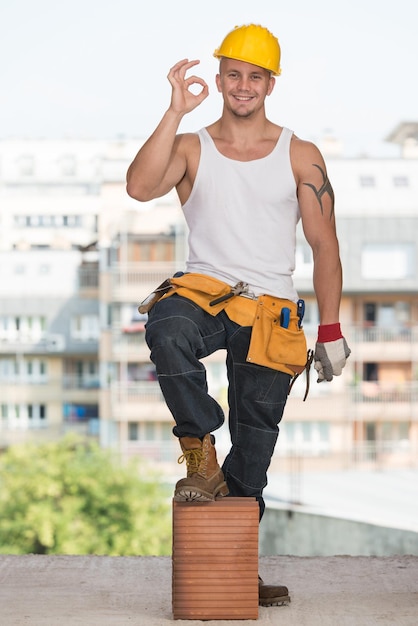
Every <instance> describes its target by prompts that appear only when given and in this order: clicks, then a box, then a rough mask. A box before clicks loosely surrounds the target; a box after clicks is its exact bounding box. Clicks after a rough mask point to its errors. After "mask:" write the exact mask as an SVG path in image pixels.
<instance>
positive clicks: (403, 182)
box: [393, 176, 409, 187]
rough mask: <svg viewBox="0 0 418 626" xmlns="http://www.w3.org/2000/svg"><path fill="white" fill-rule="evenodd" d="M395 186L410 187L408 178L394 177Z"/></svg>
mask: <svg viewBox="0 0 418 626" xmlns="http://www.w3.org/2000/svg"><path fill="white" fill-rule="evenodd" d="M393 184H394V186H395V187H409V178H408V177H407V176H394V177H393Z"/></svg>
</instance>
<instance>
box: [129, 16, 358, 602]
mask: <svg viewBox="0 0 418 626" xmlns="http://www.w3.org/2000/svg"><path fill="white" fill-rule="evenodd" d="M214 55H215V57H216V58H218V59H219V60H220V64H219V74H217V76H216V86H217V88H218V91H219V92H220V93H221V94H222V97H223V110H222V115H221V117H220V118H219V119H218V120H217V121H216V122H214V123H213V124H210V125H209V126H207V127H206V128H205V129H202V130H200V131H199V132H198V133H186V134H179V133H178V128H179V125H180V122H181V120H182V118H183V117H184V115H186V114H187V113H189V112H190V111H192V110H193V109H195V108H196V107H197V106H198V105H199V104H201V103H202V102H203V101H204V100H205V98H206V97H207V96H208V94H209V90H208V86H207V84H206V83H205V81H204V80H203V79H202V78H199V77H198V76H189V77H187V76H186V73H187V72H188V70H190V69H191V68H193V67H194V66H195V65H197V64H198V63H199V61H196V60H193V61H189V60H188V59H183V60H182V61H179V62H178V63H176V65H174V66H173V67H172V68H171V70H170V72H169V74H168V80H169V82H170V84H171V86H172V95H171V102H170V105H169V107H168V109H167V111H166V112H165V114H164V115H163V117H162V119H161V122H160V123H159V125H158V126H157V128H156V130H155V131H154V133H153V134H152V135H151V136H150V138H149V139H148V140H147V141H146V142H145V144H144V145H143V146H142V148H141V149H140V151H139V152H138V154H137V156H136V157H135V159H134V160H133V162H132V164H131V165H130V167H129V170H128V173H127V191H128V193H129V195H130V196H132V197H133V198H136V199H137V200H139V201H148V200H152V199H153V198H157V197H160V196H163V195H164V194H166V193H168V192H169V191H170V190H171V189H173V188H174V187H175V188H176V190H177V194H178V196H179V199H180V202H181V205H182V208H183V211H184V215H185V218H186V221H187V224H188V227H189V232H190V236H189V257H188V261H187V265H186V268H185V269H186V272H185V273H184V274H182V273H181V272H180V273H179V275H176V276H175V277H173V279H172V281H171V284H170V289H169V291H168V293H165V295H164V297H162V298H161V299H159V300H158V301H157V302H156V304H154V306H153V307H152V309H151V310H150V311H149V318H148V322H147V330H146V339H147V342H148V345H149V347H150V350H151V359H152V361H153V362H154V364H155V366H156V370H157V374H158V379H159V382H160V385H161V389H162V392H163V394H164V397H165V400H166V402H167V405H168V407H169V409H170V411H171V412H172V414H173V417H174V420H175V422H176V426H175V427H174V429H173V432H174V434H175V435H176V436H177V437H178V438H179V440H180V446H181V449H182V452H183V455H182V457H181V458H180V460H183V459H185V460H186V464H187V477H186V478H183V479H181V480H180V481H179V482H178V483H177V485H176V489H175V495H174V498H175V499H176V500H214V499H216V498H217V497H220V496H226V495H228V493H229V495H232V496H237V497H242V496H248V497H255V498H257V500H258V502H259V505H260V519H261V517H262V515H263V511H264V501H263V497H262V493H263V489H264V487H265V486H266V484H267V469H268V467H269V464H270V461H271V456H272V454H273V451H274V447H275V443H276V440H277V436H278V430H279V429H278V424H279V422H280V420H281V418H282V415H283V410H284V407H285V403H286V399H287V394H288V389H289V383H290V381H291V379H292V377H293V376H294V375H297V374H298V373H300V372H301V371H303V368H304V366H305V363H306V343H305V340H304V335H303V330H302V328H301V326H302V315H303V303H302V301H300V300H298V295H297V293H296V291H295V288H294V286H293V282H292V273H293V270H294V261H295V239H296V237H295V229H296V225H297V222H298V220H299V219H300V218H301V219H302V224H303V229H304V234H305V237H306V239H307V241H308V242H309V244H310V246H311V248H312V251H313V259H314V275H313V281H314V289H315V294H316V298H317V302H318V308H319V316H320V326H319V333H318V341H317V344H316V349H315V357H314V358H315V368H316V370H317V371H318V381H319V382H321V381H324V380H328V381H330V380H332V378H333V375H339V374H341V370H342V368H343V367H344V365H345V361H346V358H347V357H348V355H349V353H350V351H349V349H348V347H347V344H346V342H345V339H344V338H343V336H342V334H341V330H340V324H339V306H340V298H341V288H342V271H341V263H340V257H339V248H338V241H337V236H336V228H335V216H334V195H333V191H332V187H331V184H330V182H329V180H328V177H327V173H326V166H325V163H324V160H323V158H322V156H321V154H320V152H319V150H318V149H317V147H316V146H315V145H313V144H312V143H309V142H306V141H302V140H301V139H299V138H297V137H296V136H295V135H294V134H293V132H292V131H290V130H289V129H287V128H282V127H280V126H278V125H277V124H274V123H273V122H271V121H269V120H268V119H267V117H266V112H265V100H266V97H267V96H269V95H270V94H271V93H272V91H273V89H274V86H275V76H276V75H279V74H280V46H279V42H278V40H277V39H276V37H274V36H273V35H272V34H271V33H270V32H269V31H268V30H267V29H266V28H264V27H262V26H258V25H254V24H250V25H246V26H240V27H236V28H235V29H234V30H233V31H231V32H230V33H229V34H228V35H227V36H226V37H225V39H224V41H223V42H222V44H221V46H220V47H219V48H218V49H217V50H216V51H215V53H214ZM192 85H200V87H201V89H198V93H195V90H194V91H191V90H190V88H191V86H192ZM164 291H165V290H163V289H162V290H161V292H160V293H163V292H164ZM155 295H156V297H155V300H157V298H158V291H157V292H156V294H155ZM219 349H226V353H227V358H226V366H227V372H228V380H229V391H228V403H229V429H230V434H231V442H232V447H231V450H230V452H229V454H228V455H227V457H226V459H225V461H224V463H223V465H222V469H221V468H220V466H219V464H218V461H217V457H216V451H215V446H214V437H213V435H212V432H213V431H215V430H216V429H217V428H219V427H220V426H221V425H222V423H223V422H224V414H223V411H222V409H221V407H220V406H219V404H218V403H217V402H216V401H215V400H214V399H213V398H212V397H211V396H210V395H209V394H208V392H207V384H206V372H205V368H204V366H203V365H202V363H201V359H202V358H203V357H205V356H207V355H209V354H211V353H213V352H214V351H215V350H219ZM285 600H288V590H287V588H286V587H284V586H267V585H264V584H263V583H262V581H260V604H263V605H271V604H282V603H283V602H284V601H285Z"/></svg>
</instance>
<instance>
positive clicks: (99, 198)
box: [0, 123, 418, 468]
mask: <svg viewBox="0 0 418 626" xmlns="http://www.w3.org/2000/svg"><path fill="white" fill-rule="evenodd" d="M417 130H418V124H414V123H411V124H401V125H400V126H399V128H398V129H395V130H394V132H393V133H392V134H391V136H390V137H389V138H388V139H389V140H390V141H393V142H395V143H399V145H400V156H399V158H396V159H376V158H366V157H362V158H358V159H346V158H343V157H341V156H340V155H339V153H338V149H337V148H338V144H337V143H336V142H334V141H330V140H328V141H327V142H325V143H324V145H322V146H321V148H322V150H323V152H324V154H325V155H326V157H327V164H328V170H329V174H330V178H331V180H332V183H333V186H334V190H335V193H336V199H337V203H336V210H337V216H338V234H339V239H340V246H341V257H342V262H343V266H344V296H343V300H342V306H341V322H342V327H343V330H344V334H345V336H346V337H347V340H348V343H349V345H350V347H351V349H352V355H351V357H350V359H349V361H348V364H347V367H346V369H345V370H344V374H343V376H341V377H339V378H336V379H335V380H334V381H333V382H332V384H327V383H322V384H320V385H318V384H317V383H316V375H315V372H314V370H313V369H312V372H311V377H310V378H311V382H310V393H309V396H308V399H307V400H306V402H303V399H302V398H303V394H304V391H305V381H304V375H303V376H301V377H300V379H298V381H297V382H296V384H295V386H294V388H293V390H292V393H291V396H290V398H289V401H288V406H287V408H286V413H285V418H284V420H283V422H282V425H281V434H280V438H279V444H278V446H277V451H276V453H275V458H276V459H277V461H278V462H280V461H281V459H283V458H284V457H286V458H287V457H288V458H290V459H296V461H297V460H298V459H303V461H304V463H309V464H310V465H311V466H312V467H329V468H332V467H347V466H351V465H357V466H358V465H361V466H363V465H364V466H369V465H372V466H376V465H377V464H380V465H392V466H396V465H406V464H409V465H413V464H416V458H417V451H418V414H417V413H418V408H417V407H418V403H417V399H418V398H417V396H418V383H417V378H418V348H417V345H418V344H417V333H418V331H417V320H418V302H417V297H416V294H417V288H418V270H417V257H418V254H417V246H418V211H417V209H418V177H417V173H418V172H417V168H418V149H417ZM52 143H54V142H52ZM138 143H139V142H136V141H132V140H129V141H127V140H125V141H122V140H121V141H120V142H107V143H106V142H94V141H92V142H86V143H83V142H82V143H81V144H80V146H78V147H77V146H76V145H75V144H72V143H71V142H70V144H69V145H66V144H65V142H63V144H62V146H60V149H59V150H58V146H57V144H56V143H55V144H54V145H53V146H52V145H50V142H47V144H48V145H47V148H48V150H47V153H49V154H50V157H49V163H50V168H49V174H48V176H46V175H45V176H44V177H43V176H42V175H41V170H39V171H38V170H37V169H36V167H37V166H36V164H37V156H36V155H37V153H36V150H35V148H34V147H33V146H29V145H28V144H27V142H20V145H19V146H16V145H15V146H14V151H13V150H12V151H10V150H9V147H8V146H5V145H4V142H0V158H1V161H0V168H1V169H0V194H1V195H0V199H1V207H0V219H1V225H2V228H1V229H0V231H1V232H2V234H1V235H0V249H1V254H4V255H5V256H8V257H9V259H10V260H9V270H7V269H6V268H7V267H8V266H7V264H6V265H5V264H3V263H2V267H1V269H0V271H1V272H2V274H3V276H7V279H6V280H3V281H2V286H1V287H0V290H1V300H2V305H1V312H0V319H1V320H2V321H1V324H2V326H0V328H1V329H2V330H1V331H0V332H2V333H3V334H2V339H1V344H0V392H1V406H2V409H1V410H2V418H1V426H0V442H1V443H3V444H4V443H7V442H9V441H11V440H13V437H16V432H19V434H20V436H21V437H22V436H23V434H22V433H24V435H25V436H30V437H32V436H33V435H34V434H35V433H38V432H39V431H40V430H42V432H43V433H47V432H50V434H51V436H52V435H54V436H58V435H59V434H60V433H62V432H64V431H65V430H66V429H67V428H69V427H71V426H72V425H73V426H74V427H75V426H77V425H78V426H80V424H81V425H82V427H83V428H84V432H86V433H91V434H96V433H97V436H98V437H99V439H100V441H101V444H102V445H103V446H106V447H112V448H114V449H116V450H117V451H119V453H120V454H121V455H122V456H123V457H130V456H132V455H141V456H145V457H147V458H149V459H151V460H152V461H154V462H158V463H161V464H164V463H171V462H173V461H175V460H176V458H177V456H178V444H177V442H176V441H175V440H174V438H173V436H172V434H171V429H172V426H173V422H172V418H171V415H170V414H169V412H168V410H167V408H166V406H165V403H164V401H163V398H162V396H161V392H160V390H159V386H158V382H157V380H156V377H155V372H154V368H153V366H152V364H151V363H150V361H149V351H148V348H147V346H146V344H145V339H144V324H145V322H146V317H145V316H141V315H140V314H139V313H138V310H137V307H138V304H139V302H140V301H141V300H142V299H143V298H144V297H145V296H146V295H147V294H148V293H149V292H151V291H152V290H153V289H154V288H155V287H156V286H157V285H158V284H160V283H161V282H162V281H163V280H164V279H165V278H166V277H167V276H170V275H171V274H173V273H174V272H175V271H176V270H178V269H182V267H183V265H184V258H185V252H186V240H187V232H186V229H185V225H184V221H183V218H182V215H181V210H180V209H179V206H178V201H177V199H176V196H175V194H169V195H168V196H166V197H164V198H162V199H159V200H156V201H153V202H149V203H144V204H141V203H137V202H134V201H133V200H132V199H130V198H129V197H128V196H127V195H126V192H125V182H124V176H125V172H126V168H127V166H128V164H129V162H130V160H131V158H132V157H133V155H134V154H135V152H136V150H137V148H138ZM6 148H7V150H6ZM48 151H49V152H48ZM58 155H59V156H58ZM63 155H65V158H64V156H63ZM70 155H72V158H70ZM83 155H84V156H83ZM30 156H32V157H33V158H32V159H30V158H29V157H30ZM23 157H24V158H23ZM6 161H9V164H8V165H7V166H6V165H5V163H6ZM52 161H53V163H54V167H52V166H51V163H52ZM83 163H84V165H82V164H83ZM70 164H71V167H70ZM12 165H13V167H14V168H15V169H14V170H13V171H12V169H11V168H12ZM29 166H32V172H33V173H32V174H28V171H30V168H29ZM18 168H20V170H19V169H18ZM88 168H90V170H89V169H88ZM13 172H14V177H13V176H12V173H13ZM82 172H83V174H84V175H82ZM47 179H48V181H47ZM81 187H82V189H81ZM40 207H42V210H41V208H40ZM47 207H48V211H47ZM70 207H71V210H70ZM48 215H49V216H50V217H49V218H48V217H46V222H45V216H48ZM55 215H60V216H61V222H60V221H59V218H58V222H57V223H55V217H54V218H53V220H52V217H53V216H55ZM36 216H37V217H36ZM69 218H70V219H69ZM48 220H50V221H48ZM41 224H42V225H41ZM42 237H43V238H42ZM64 242H65V243H64ZM19 255H21V259H23V258H27V259H29V258H30V259H33V261H30V262H29V261H28V263H29V264H30V266H31V268H32V269H31V272H32V274H30V276H31V279H30V281H29V282H30V284H31V285H32V291H31V292H30V293H31V296H30V297H28V294H29V292H24V291H22V289H23V282H24V281H23V279H22V276H21V275H20V278H21V279H22V281H21V283H19V282H18V280H17V279H16V272H17V275H18V276H19V274H18V272H19V270H18V269H16V268H17V267H18V266H19ZM24 255H26V257H25V256H24ZM41 255H45V257H42V256H41ZM59 255H61V256H59ZM66 255H67V256H66ZM35 259H38V260H39V262H38V261H37V262H36V263H37V264H38V266H39V267H41V266H42V265H48V264H49V265H50V267H52V268H53V273H54V276H55V278H54V280H52V275H51V276H50V279H48V278H46V277H45V276H43V275H42V272H45V271H46V270H45V269H44V270H41V269H39V272H38V274H36V276H35V275H34V274H33V272H35V269H34V268H35V266H36V263H35ZM45 259H48V262H47V261H46V260H45ZM22 264H23V262H21V263H20V265H22ZM65 268H66V269H65ZM49 271H52V270H49ZM55 272H56V273H55ZM28 276H29V274H27V277H28ZM42 276H43V278H41V277H42ZM60 277H61V280H60ZM42 280H43V281H44V282H42ZM295 283H296V286H297V288H298V290H299V293H300V295H301V297H303V298H305V300H306V314H305V320H304V327H305V332H306V335H307V339H308V344H309V346H310V347H312V348H313V347H314V343H315V338H316V332H317V324H318V313H317V307H316V303H315V298H314V292H313V288H312V255H311V252H310V249H309V246H308V245H307V244H306V242H305V241H304V238H303V235H302V232H301V230H299V232H298V245H297V270H296V273H295ZM25 284H26V285H27V282H26V283H25ZM19 285H20V287H19ZM42 285H45V286H49V288H46V289H44V290H43V291H42V289H43V288H42V289H41V287H42ZM25 289H28V287H27V286H26V287H25ZM19 290H20V291H19ZM64 292H65V293H64ZM58 301H59V302H60V303H61V305H60V306H59V305H58V304H57V303H58ZM3 302H4V303H5V304H4V305H3ZM54 303H55V304H54ZM35 305H36V306H35ZM4 306H6V308H4ZM54 306H55V308H54ZM42 307H43V308H42ZM3 311H4V312H3ZM64 312H65V314H64ZM60 314H61V315H60ZM24 315H27V316H28V317H30V318H31V321H28V320H26V319H25V320H23V317H24ZM22 316H23V317H22ZM20 318H21V319H20ZM17 319H19V321H16V320H17ZM5 320H6V321H5ZM58 321H59V322H60V323H58ZM28 327H31V328H33V331H31V332H33V333H35V335H36V333H37V335H36V336H35V338H33V339H32V343H30V342H29V343H27V342H26V343H25V341H24V340H23V338H24V337H25V336H26V335H25V333H26V334H27V331H26V330H25V333H24V332H23V329H24V328H25V329H27V328H28ZM51 335H53V338H52V340H51V339H48V337H49V338H50V337H51ZM58 336H60V338H59V339H58ZM40 337H41V338H42V340H41V339H40ZM17 338H19V341H17ZM48 341H50V343H48ZM51 341H52V343H51ZM42 342H43V343H42ZM54 342H55V343H54ZM23 343H24V347H23V345H22V344H23ZM42 345H43V346H46V345H49V346H50V347H51V346H53V345H54V346H55V349H54V350H53V351H51V350H47V349H46V348H45V347H43V348H42V347H41V346H42ZM39 350H43V351H42V352H39ZM31 360H32V361H33V362H32V364H31V365H29V362H30V361H31ZM206 365H207V371H208V384H209V388H210V390H211V393H213V395H214V396H215V397H216V398H217V399H218V401H219V402H220V403H221V404H222V405H223V406H224V407H225V409H226V386H227V381H226V374H225V368H224V355H223V354H222V353H217V354H215V355H212V356H211V357H210V358H208V359H207V362H206ZM29 371H30V372H31V376H32V378H33V377H34V376H35V374H34V373H36V376H35V379H34V380H32V384H28V380H27V378H28V372H29ZM40 377H41V378H42V380H41V381H40V380H39V378H40ZM35 380H36V381H37V382H36V383H35ZM69 385H70V388H68V386H69ZM16 398H18V399H19V401H17V400H16ZM24 398H25V399H24ZM39 398H41V400H42V399H45V401H44V402H41V400H39ZM20 405H22V406H20ZM31 405H32V408H28V407H29V406H31ZM42 406H43V408H42ZM17 407H19V408H17ZM16 411H17V412H18V413H19V415H23V414H25V411H26V418H25V420H20V422H19V419H20V417H16ZM29 414H31V415H32V417H29ZM35 415H36V420H34V419H33V417H34V416H35ZM41 415H42V416H43V417H41ZM83 420H84V421H83ZM18 425H20V426H19V429H20V430H19V431H18ZM6 435H7V436H6ZM227 446H228V433H227V427H226V426H225V427H224V428H222V429H221V430H220V431H219V432H218V436H217V447H218V448H219V450H220V454H222V451H223V450H225V451H226V449H227Z"/></svg>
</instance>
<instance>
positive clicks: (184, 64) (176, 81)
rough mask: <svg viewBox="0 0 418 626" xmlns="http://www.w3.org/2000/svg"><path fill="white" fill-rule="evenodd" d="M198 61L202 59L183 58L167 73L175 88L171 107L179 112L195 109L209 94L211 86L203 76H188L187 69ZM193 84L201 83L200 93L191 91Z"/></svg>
mask: <svg viewBox="0 0 418 626" xmlns="http://www.w3.org/2000/svg"><path fill="white" fill-rule="evenodd" d="M198 63H200V61H189V60H188V59H183V60H182V61H179V62H178V63H176V64H175V65H174V66H173V67H172V68H171V70H170V71H169V73H168V75H167V78H168V80H169V82H170V84H171V86H172V88H173V91H172V94H171V105H170V107H171V109H173V110H174V111H176V112H177V113H181V114H185V113H189V112H190V111H193V109H195V108H196V107H197V106H199V104H201V102H203V100H204V99H205V98H207V97H208V95H209V88H208V86H207V84H206V83H205V81H204V80H203V79H202V78H199V76H189V77H188V78H186V72H187V70H189V69H190V68H191V67H193V66H194V65H197V64H198ZM192 85H201V86H202V90H201V91H200V92H199V93H198V94H194V93H193V92H192V91H190V87H191V86H192Z"/></svg>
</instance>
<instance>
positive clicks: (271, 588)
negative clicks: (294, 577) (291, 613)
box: [258, 576, 290, 606]
mask: <svg viewBox="0 0 418 626" xmlns="http://www.w3.org/2000/svg"><path fill="white" fill-rule="evenodd" d="M289 602H290V596H289V590H288V588H287V587H285V586H284V585H265V584H264V581H263V579H262V578H261V577H260V576H259V577H258V604H259V605H260V606H284V605H285V604H289Z"/></svg>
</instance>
